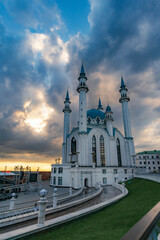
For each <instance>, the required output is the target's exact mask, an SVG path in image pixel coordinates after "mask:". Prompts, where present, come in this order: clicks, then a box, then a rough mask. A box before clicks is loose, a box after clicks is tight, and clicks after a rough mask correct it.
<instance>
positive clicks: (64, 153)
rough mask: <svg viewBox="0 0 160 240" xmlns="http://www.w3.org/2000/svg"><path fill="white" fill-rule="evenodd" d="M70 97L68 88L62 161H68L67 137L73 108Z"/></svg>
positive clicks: (64, 110) (65, 102)
mask: <svg viewBox="0 0 160 240" xmlns="http://www.w3.org/2000/svg"><path fill="white" fill-rule="evenodd" d="M70 103H71V102H70V99H69V93H68V90H67V93H66V98H65V101H64V104H65V105H64V109H63V112H64V129H63V144H62V163H65V162H66V139H67V135H68V134H69V125H70V113H71V108H70Z"/></svg>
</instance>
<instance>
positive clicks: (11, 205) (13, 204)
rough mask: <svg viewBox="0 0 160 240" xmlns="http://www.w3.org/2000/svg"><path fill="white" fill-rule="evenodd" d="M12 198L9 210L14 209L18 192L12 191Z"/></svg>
mask: <svg viewBox="0 0 160 240" xmlns="http://www.w3.org/2000/svg"><path fill="white" fill-rule="evenodd" d="M11 196H12V198H11V200H10V206H9V210H13V209H14V206H15V201H16V198H15V196H16V194H15V193H12V195H11Z"/></svg>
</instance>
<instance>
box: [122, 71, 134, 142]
mask: <svg viewBox="0 0 160 240" xmlns="http://www.w3.org/2000/svg"><path fill="white" fill-rule="evenodd" d="M127 91H128V89H127V88H126V85H125V84H124V80H123V76H121V86H120V90H119V92H120V93H121V97H120V99H119V102H120V103H121V104H122V112H123V124H124V133H125V137H126V138H129V139H132V132H131V123H130V115H129V109H128V102H129V101H130V98H129V97H128V96H127Z"/></svg>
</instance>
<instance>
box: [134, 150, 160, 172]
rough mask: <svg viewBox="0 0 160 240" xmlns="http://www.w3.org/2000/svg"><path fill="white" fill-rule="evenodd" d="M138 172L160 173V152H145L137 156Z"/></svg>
mask: <svg viewBox="0 0 160 240" xmlns="http://www.w3.org/2000/svg"><path fill="white" fill-rule="evenodd" d="M136 169H137V172H146V173H150V172H160V151H159V150H154V151H144V152H139V153H137V154H136Z"/></svg>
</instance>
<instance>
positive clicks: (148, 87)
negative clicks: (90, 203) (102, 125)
mask: <svg viewBox="0 0 160 240" xmlns="http://www.w3.org/2000/svg"><path fill="white" fill-rule="evenodd" d="M159 13H160V1H159V0H148V1H146V0H139V1H135V0H121V1H118V0H88V1H87V0H76V1H75V0H67V1H66V0H34V1H33V0H1V1H0V168H1V169H3V168H4V166H6V165H7V166H8V168H10V169H11V168H12V167H14V166H15V165H20V164H22V165H24V166H26V165H29V166H31V167H32V169H35V168H37V167H38V166H39V167H40V170H43V169H44V170H47V169H50V164H51V163H52V162H53V161H54V159H56V158H57V157H60V156H61V144H62V135H63V112H62V109H63V101H64V98H65V94H66V90H67V88H68V89H69V93H70V99H71V102H72V104H71V108H72V114H71V118H72V119H73V120H71V127H73V126H74V125H75V124H76V122H77V121H78V119H77V113H78V93H77V92H76V87H77V85H78V81H77V77H78V75H79V72H80V66H81V62H82V60H83V62H84V65H85V71H86V74H87V77H88V87H89V89H90V91H89V92H88V93H87V98H88V99H87V105H88V106H87V107H88V109H90V108H95V107H96V106H97V103H98V98H99V96H100V97H101V100H102V105H103V107H104V108H105V107H106V106H107V104H110V105H111V107H112V111H113V114H114V119H115V121H114V125H115V126H116V127H118V128H119V129H120V130H121V131H122V132H123V122H122V113H121V105H120V103H119V97H120V96H119V91H118V90H119V86H120V76H121V72H123V76H124V80H125V83H126V85H127V87H128V89H129V92H128V93H129V96H130V98H131V101H130V103H129V107H130V114H131V124H132V132H133V137H134V139H135V146H136V152H138V151H141V150H152V149H153V150H154V149H159V148H160V147H159V143H160V121H159V119H160V83H159V82H160V30H159V29H160V14H159Z"/></svg>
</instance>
